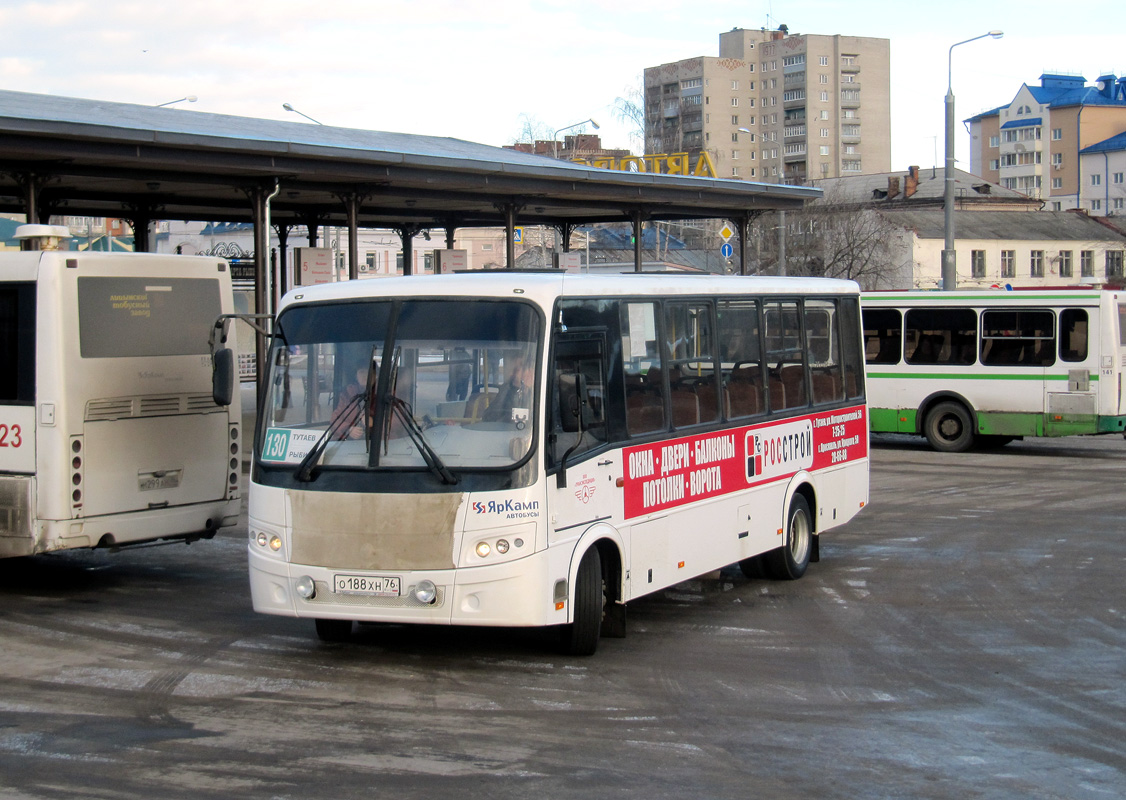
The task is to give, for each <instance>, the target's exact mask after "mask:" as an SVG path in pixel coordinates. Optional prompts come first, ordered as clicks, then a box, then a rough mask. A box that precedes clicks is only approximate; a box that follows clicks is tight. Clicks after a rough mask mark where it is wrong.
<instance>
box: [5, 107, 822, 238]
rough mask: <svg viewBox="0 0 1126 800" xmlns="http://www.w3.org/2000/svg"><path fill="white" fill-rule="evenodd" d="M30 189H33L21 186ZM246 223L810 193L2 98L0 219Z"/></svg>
mask: <svg viewBox="0 0 1126 800" xmlns="http://www.w3.org/2000/svg"><path fill="white" fill-rule="evenodd" d="M29 176H37V177H36V178H29ZM29 179H31V180H38V188H37V195H36V196H37V198H38V202H39V204H40V213H41V214H42V213H44V212H45V213H46V214H59V215H69V216H100V217H126V218H129V217H130V216H131V213H130V212H138V210H139V212H140V213H141V214H142V215H143V216H146V217H148V218H155V219H185V220H217V221H219V220H225V221H248V220H251V218H252V214H251V203H250V201H249V200H248V197H249V194H248V192H249V193H253V192H261V191H262V190H263V189H264V188H265V189H266V190H272V189H273V186H274V181H275V179H276V180H277V181H278V183H279V186H280V192H279V194H278V195H277V197H276V198H274V199H273V200H272V203H271V214H272V219H273V221H274V222H296V223H302V222H305V221H307V220H310V219H311V220H314V221H316V222H317V223H319V224H330V225H332V224H344V223H345V220H346V211H345V203H344V202H343V201H342V198H343V197H345V196H349V195H356V196H358V197H359V198H360V207H359V218H358V223H359V226H360V227H398V226H402V225H418V226H421V227H428V226H431V225H433V226H446V225H453V226H455V227H477V226H495V225H503V224H504V223H505V221H506V219H507V208H506V207H514V208H515V213H516V217H517V218H518V219H519V221H520V223H521V224H531V225H535V224H565V223H575V224H578V223H589V222H605V221H622V220H623V219H626V218H629V217H631V216H633V215H636V214H639V213H640V214H641V216H642V218H643V219H661V220H666V219H693V218H733V217H734V218H737V217H739V216H741V215H743V214H745V213H747V212H753V211H756V210H761V209H768V208H797V207H800V206H801V205H802V204H803V203H804V201H805V200H807V199H812V198H815V197H817V196H818V195H819V194H820V192H819V190H817V189H811V188H807V187H797V186H787V185H777V184H761V183H752V182H747V181H734V180H717V179H713V178H697V177H688V176H672V175H657V174H645V173H631V172H618V171H612V170H605V169H598V168H593V167H588V166H585V165H579V164H572V163H568V162H563V161H558V160H555V159H552V158H547V157H544V156H536V155H530V154H526V153H519V152H516V151H513V150H507V149H504V148H498V147H490V146H487V145H482V144H476V143H473V142H466V141H461V140H458V139H449V138H442V137H435V136H419V135H413V134H405V133H390V132H385V131H365V130H357V129H352V128H336V127H329V126H322V125H313V124H307V123H303V122H279V121H276V120H266V119H254V118H249V117H235V116H228V115H222V114H208V113H201V112H197V111H191V110H181V109H173V108H157V107H149V106H138V105H131V104H126V103H109V102H102V101H97V100H82V99H75V98H68V97H56V96H50V95H36V94H26V93H22V92H10V91H0V211H5V212H9V213H23V212H24V210H25V209H24V206H25V203H26V198H27V197H28V196H29V195H28V193H27V190H26V184H27V182H28V180H29Z"/></svg>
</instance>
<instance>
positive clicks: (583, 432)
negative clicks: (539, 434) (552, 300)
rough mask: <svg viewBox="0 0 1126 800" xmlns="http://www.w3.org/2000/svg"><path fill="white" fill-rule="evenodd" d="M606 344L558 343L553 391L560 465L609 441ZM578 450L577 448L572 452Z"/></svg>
mask: <svg viewBox="0 0 1126 800" xmlns="http://www.w3.org/2000/svg"><path fill="white" fill-rule="evenodd" d="M603 351H604V348H603V347H602V342H601V341H600V340H599V339H596V338H584V339H581V340H560V341H557V342H556V354H555V364H554V365H553V369H552V375H551V379H550V381H551V383H550V391H552V392H553V396H554V403H553V405H552V412H553V414H552V415H553V417H554V420H555V422H554V425H553V431H552V436H553V439H554V446H553V448H552V457H553V460H554V461H555V462H556V463H559V461H561V460H562V458H563V456H564V454H567V453H569V455H568V456H567V460H568V463H570V462H571V460H572V459H573V458H574V456H576V455H578V454H580V453H583V452H585V451H587V450H590V449H593V448H595V447H598V446H599V445H601V444H603V443H604V442H606V438H607V437H606V404H605V401H606V371H605V369H604V359H603V356H602V353H603ZM572 448H574V449H572Z"/></svg>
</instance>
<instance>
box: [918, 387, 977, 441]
mask: <svg viewBox="0 0 1126 800" xmlns="http://www.w3.org/2000/svg"><path fill="white" fill-rule="evenodd" d="M923 435H925V436H926V437H927V441H928V442H929V443H930V446H931V447H933V448H934V449H935V450H938V451H940V452H942V453H964V452H965V451H967V450H969V449H970V448H971V447H972V446H973V443H974V429H973V421H972V420H971V419H970V412H969V411H967V410H966V407H965V406H963V405H962V404H961V403H955V402H953V401H952V400H946V401H944V402H941V403H938V404H936V405H935V406H934V407H933V408H932V409H931V410H930V411H928V412H927V416H926V419H925V420H924V421H923Z"/></svg>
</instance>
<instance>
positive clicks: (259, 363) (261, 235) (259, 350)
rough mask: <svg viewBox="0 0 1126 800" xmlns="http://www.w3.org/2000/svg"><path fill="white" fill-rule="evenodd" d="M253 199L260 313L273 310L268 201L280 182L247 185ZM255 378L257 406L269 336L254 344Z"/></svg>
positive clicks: (262, 394)
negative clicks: (267, 184)
mask: <svg viewBox="0 0 1126 800" xmlns="http://www.w3.org/2000/svg"><path fill="white" fill-rule="evenodd" d="M244 191H245V192H246V196H247V198H248V199H249V200H250V211H251V218H252V219H253V221H254V306H255V313H257V314H272V313H274V304H273V302H272V300H273V293H274V282H273V280H272V278H273V276H272V275H271V274H270V228H269V217H270V212H269V200H270V198H272V197H274V195H276V194H277V192H278V189H277V185H276V184H273V185H270V186H266V185H261V186H252V187H248V188H245V189H244ZM254 365H255V380H256V382H257V386H258V405H259V406H261V404H262V401H263V399H264V397H265V393H266V384H265V381H264V380H263V378H264V377H265V375H266V336H265V335H264V334H262V333H258V334H257V335H256V336H255V344H254Z"/></svg>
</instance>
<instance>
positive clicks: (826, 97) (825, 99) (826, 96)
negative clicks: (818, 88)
mask: <svg viewBox="0 0 1126 800" xmlns="http://www.w3.org/2000/svg"><path fill="white" fill-rule="evenodd" d="M821 102H822V103H828V102H829V93H828V92H822V93H821Z"/></svg>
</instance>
